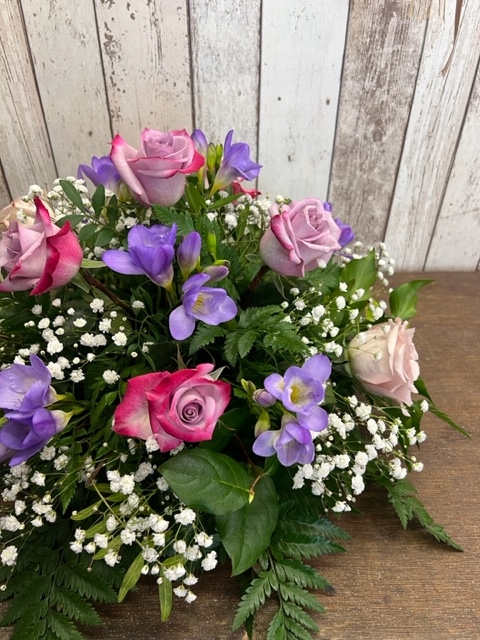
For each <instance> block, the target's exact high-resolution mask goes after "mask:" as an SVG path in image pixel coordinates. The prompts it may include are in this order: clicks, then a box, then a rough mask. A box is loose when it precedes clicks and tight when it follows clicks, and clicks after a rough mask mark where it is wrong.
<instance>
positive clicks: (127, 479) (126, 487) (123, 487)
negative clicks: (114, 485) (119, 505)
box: [118, 473, 135, 506]
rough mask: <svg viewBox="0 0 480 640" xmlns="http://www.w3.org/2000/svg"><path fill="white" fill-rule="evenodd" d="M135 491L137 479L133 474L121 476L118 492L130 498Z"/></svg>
mask: <svg viewBox="0 0 480 640" xmlns="http://www.w3.org/2000/svg"><path fill="white" fill-rule="evenodd" d="M134 489H135V478H134V476H133V473H130V474H128V475H124V476H121V478H120V480H119V483H118V492H119V493H123V494H124V495H126V496H129V495H130V494H131V493H133V490H134ZM131 506H132V505H131Z"/></svg>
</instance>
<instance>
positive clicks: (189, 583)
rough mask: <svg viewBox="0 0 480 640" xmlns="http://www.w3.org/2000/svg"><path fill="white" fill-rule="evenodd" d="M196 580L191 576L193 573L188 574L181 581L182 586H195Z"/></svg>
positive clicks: (195, 577)
mask: <svg viewBox="0 0 480 640" xmlns="http://www.w3.org/2000/svg"><path fill="white" fill-rule="evenodd" d="M197 582H198V578H197V576H195V575H193V573H188V574H187V575H186V576H185V578H184V579H183V584H186V585H187V587H192V586H193V585H194V584H197Z"/></svg>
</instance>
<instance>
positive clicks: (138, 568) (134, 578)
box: [118, 551, 145, 602]
mask: <svg viewBox="0 0 480 640" xmlns="http://www.w3.org/2000/svg"><path fill="white" fill-rule="evenodd" d="M144 564H145V561H144V559H143V551H140V553H139V554H138V556H137V557H136V558H135V560H134V561H133V562H132V564H131V565H130V566H129V568H128V570H127V572H126V574H125V577H124V578H123V582H122V586H121V587H120V589H119V591H118V602H122V601H123V600H124V598H125V596H126V595H127V593H128V592H129V591H130V589H133V587H134V586H135V585H136V584H137V582H138V580H139V579H140V576H141V575H142V567H143V565H144Z"/></svg>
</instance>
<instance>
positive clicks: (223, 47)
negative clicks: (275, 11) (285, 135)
mask: <svg viewBox="0 0 480 640" xmlns="http://www.w3.org/2000/svg"><path fill="white" fill-rule="evenodd" d="M189 4H190V33H191V53H192V72H193V101H194V108H195V126H196V127H198V128H199V129H201V130H202V131H203V132H204V133H205V135H206V136H207V139H208V140H211V141H212V142H214V143H215V144H218V143H223V140H224V138H225V134H226V133H227V132H228V131H229V130H230V129H235V138H234V141H235V142H237V141H242V142H247V143H248V144H249V145H250V150H251V156H252V158H254V159H255V158H256V156H257V124H258V99H259V95H258V89H259V60H260V4H261V3H259V2H258V0H236V1H235V2H231V1H229V0H189Z"/></svg>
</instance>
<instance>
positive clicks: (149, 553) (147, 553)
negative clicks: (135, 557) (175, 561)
mask: <svg viewBox="0 0 480 640" xmlns="http://www.w3.org/2000/svg"><path fill="white" fill-rule="evenodd" d="M158 557H159V553H158V551H157V550H156V549H154V548H153V547H144V548H143V551H142V558H143V559H144V560H145V562H148V563H149V564H151V563H152V562H156V561H157V560H158Z"/></svg>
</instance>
